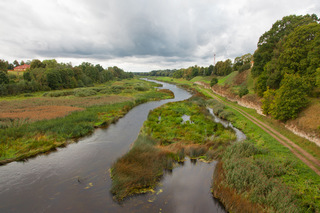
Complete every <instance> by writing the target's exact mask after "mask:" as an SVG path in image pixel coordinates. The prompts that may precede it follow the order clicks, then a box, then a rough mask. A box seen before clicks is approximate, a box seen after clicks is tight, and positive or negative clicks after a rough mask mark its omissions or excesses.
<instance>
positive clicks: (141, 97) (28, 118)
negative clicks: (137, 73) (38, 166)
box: [0, 79, 172, 163]
mask: <svg viewBox="0 0 320 213" xmlns="http://www.w3.org/2000/svg"><path fill="white" fill-rule="evenodd" d="M155 86H157V85H156V84H154V83H149V82H145V81H141V80H136V79H133V80H123V81H120V82H119V81H118V82H113V83H111V84H110V83H108V84H106V85H97V86H95V87H89V88H79V89H74V90H58V91H51V92H42V93H35V94H28V95H20V96H17V97H6V98H2V99H0V106H1V111H0V125H1V129H0V163H7V162H10V161H13V160H22V159H25V158H28V157H31V156H34V155H37V154H39V153H43V152H47V151H50V150H54V149H55V148H56V147H59V146H64V145H66V144H68V143H70V142H72V141H75V140H76V139H77V138H79V137H82V136H85V135H87V134H90V133H92V132H93V130H94V128H95V127H102V126H107V125H109V124H110V123H112V122H115V121H116V120H118V119H119V118H121V117H122V116H124V115H125V114H126V113H127V112H128V111H129V110H130V109H131V108H133V107H134V106H136V105H138V104H140V103H144V102H146V101H150V100H159V99H163V98H170V97H172V93H170V92H169V91H165V90H158V89H155V88H154V87H155ZM26 96H27V97H26ZM29 96H31V97H29Z"/></svg>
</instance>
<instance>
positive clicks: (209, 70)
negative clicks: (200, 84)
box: [206, 64, 214, 76]
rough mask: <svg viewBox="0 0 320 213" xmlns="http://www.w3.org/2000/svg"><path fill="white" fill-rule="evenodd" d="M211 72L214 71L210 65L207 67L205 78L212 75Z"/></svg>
mask: <svg viewBox="0 0 320 213" xmlns="http://www.w3.org/2000/svg"><path fill="white" fill-rule="evenodd" d="M213 70H214V66H213V65H212V64H211V65H210V66H209V67H208V70H207V71H208V72H207V73H206V76H210V75H211V74H212V73H213Z"/></svg>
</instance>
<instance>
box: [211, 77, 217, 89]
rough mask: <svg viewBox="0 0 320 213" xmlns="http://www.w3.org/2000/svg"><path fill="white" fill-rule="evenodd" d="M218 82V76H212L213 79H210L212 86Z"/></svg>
mask: <svg viewBox="0 0 320 213" xmlns="http://www.w3.org/2000/svg"><path fill="white" fill-rule="evenodd" d="M217 83H218V79H217V78H212V79H211V81H210V86H211V87H213V86H214V85H216V84H217Z"/></svg>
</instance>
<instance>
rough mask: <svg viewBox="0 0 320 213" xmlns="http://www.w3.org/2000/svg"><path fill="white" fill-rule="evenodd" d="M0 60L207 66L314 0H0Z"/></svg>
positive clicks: (312, 7)
mask: <svg viewBox="0 0 320 213" xmlns="http://www.w3.org/2000/svg"><path fill="white" fill-rule="evenodd" d="M0 8H1V12H0V59H4V60H8V61H9V62H13V60H15V59H17V60H19V61H21V60H32V59H35V58H37V59H40V60H43V59H52V58H55V59H57V60H58V62H72V64H73V65H78V64H79V63H81V62H83V61H87V62H91V63H93V64H97V63H99V64H101V65H102V66H104V67H108V66H118V67H121V68H123V69H124V70H126V71H133V72H136V71H150V70H155V69H167V68H169V69H172V68H182V67H189V66H192V65H196V64H197V65H199V66H209V65H210V64H213V55H214V54H216V61H218V60H225V59H227V58H230V59H234V58H235V57H237V56H241V55H244V54H246V53H253V52H254V51H255V49H256V45H257V42H258V39H259V37H260V36H261V35H262V34H263V33H264V32H265V31H268V30H269V29H270V28H271V26H272V24H273V23H274V22H275V21H277V20H280V19H282V17H284V16H287V15H291V14H296V15H305V14H307V13H309V14H312V13H315V14H317V15H318V16H320V14H319V13H320V1H319V0H303V1H301V0H268V1H267V0H264V1H261V0H27V1H26V0H0Z"/></svg>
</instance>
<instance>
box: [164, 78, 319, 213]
mask: <svg viewBox="0 0 320 213" xmlns="http://www.w3.org/2000/svg"><path fill="white" fill-rule="evenodd" d="M159 79H160V80H164V81H168V82H171V81H175V82H176V83H181V82H182V83H183V84H187V85H189V86H190V87H193V88H194V89H196V90H198V91H199V92H201V93H203V94H205V95H207V97H210V98H211V96H212V94H211V91H210V90H207V89H203V88H201V87H198V86H197V84H195V83H194V82H189V83H188V82H187V81H183V80H181V82H180V80H179V79H178V80H175V79H171V78H159ZM222 99H223V98H222ZM224 101H226V100H225V99H223V102H224ZM226 102H228V101H226ZM234 105H236V104H235V103H232V102H228V106H225V111H227V112H226V113H224V114H228V112H229V113H232V114H233V115H232V116H229V118H228V120H230V121H231V122H232V124H233V125H234V126H235V127H237V128H239V129H240V130H242V131H243V132H244V133H245V134H246V136H247V137H248V142H249V144H251V145H252V146H253V147H254V150H260V151H258V152H253V153H252V154H249V153H248V154H245V152H244V156H242V154H240V155H235V156H238V158H233V157H232V155H227V157H226V156H224V154H223V155H222V160H221V164H218V167H217V169H218V170H217V172H216V173H215V178H214V179H215V180H217V182H215V183H214V187H213V189H212V190H213V194H214V196H216V197H217V198H218V199H220V200H221V201H222V202H223V203H224V205H225V206H226V207H227V209H229V210H231V211H232V210H233V211H240V212H241V211H242V210H243V209H244V207H243V206H242V204H245V203H246V202H247V204H248V205H247V207H248V211H249V210H250V208H251V207H254V206H255V205H258V206H259V208H261V209H263V211H267V212H268V211H271V212H272V211H277V209H278V211H286V210H285V209H286V206H288V207H290V206H291V207H290V208H288V209H291V210H293V211H294V212H317V211H319V209H320V201H319V199H317V197H318V196H319V194H320V193H319V190H318V186H319V184H320V178H319V176H318V175H317V174H316V173H315V172H314V171H313V170H312V169H310V168H309V167H308V166H307V165H306V164H304V163H303V162H302V161H301V160H300V159H298V158H297V157H296V156H295V155H294V154H293V153H292V152H291V151H290V150H289V149H288V148H287V147H284V146H283V145H282V144H281V143H279V142H278V141H277V140H276V139H275V138H273V137H272V136H271V135H269V134H268V133H266V132H265V131H264V130H263V129H261V128H260V127H258V126H256V124H254V123H252V121H250V120H249V119H247V118H246V117H244V116H243V115H242V114H241V113H240V112H238V111H237V110H235V109H233V106H234ZM238 107H239V106H238V105H237V108H238ZM242 110H244V111H250V112H249V113H250V114H254V113H253V110H251V109H245V108H242ZM255 116H256V115H255ZM286 136H287V135H286ZM290 139H291V137H290ZM296 140H297V138H296ZM309 144H312V143H310V142H309ZM304 147H305V146H304ZM227 149H231V150H234V151H231V153H234V154H236V153H242V152H241V149H242V148H241V146H239V147H233V146H232V145H231V146H230V147H228V148H227ZM227 149H226V150H227ZM315 150H317V149H313V151H315ZM225 153H228V151H225ZM315 156H317V157H319V155H318V154H315ZM238 160H239V162H242V163H237V162H238ZM226 162H227V163H226ZM219 165H220V166H219ZM219 168H220V169H219ZM270 171H271V173H270ZM231 177H232V178H231ZM219 180H220V181H219ZM243 183H246V184H243ZM279 183H280V184H281V185H282V186H281V187H280V188H281V189H282V191H283V192H286V191H287V189H289V191H290V192H288V193H287V194H286V195H285V194H283V195H282V192H279V191H278V190H277V185H278V184H279ZM237 184H239V185H237ZM247 184H248V185H247ZM242 187H244V188H242ZM274 187H275V188H274ZM280 191H281V190H280ZM260 193H262V194H260ZM287 195H288V196H287ZM230 197H231V198H232V197H233V198H234V199H225V198H230ZM240 198H241V199H240ZM242 199H243V201H244V202H242V201H241V202H238V201H240V200H242ZM268 199H270V200H268ZM282 199H285V200H282ZM287 202H289V203H290V204H289V203H287ZM280 209H281V210H280ZM289 212H290V211H289Z"/></svg>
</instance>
